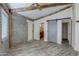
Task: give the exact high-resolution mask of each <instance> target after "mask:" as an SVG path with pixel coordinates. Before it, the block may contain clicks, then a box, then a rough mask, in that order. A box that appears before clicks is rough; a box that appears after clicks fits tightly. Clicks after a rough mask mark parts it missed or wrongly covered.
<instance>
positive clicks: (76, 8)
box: [73, 3, 79, 51]
mask: <svg viewBox="0 0 79 59" xmlns="http://www.w3.org/2000/svg"><path fill="white" fill-rule="evenodd" d="M73 12H74V13H73V17H74V18H73V22H74V23H73V28H74V33H73V35H74V36H75V37H74V38H73V47H74V49H75V50H77V51H79V22H76V21H79V4H78V3H76V4H74V5H73Z"/></svg>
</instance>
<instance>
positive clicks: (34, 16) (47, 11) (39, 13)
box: [9, 3, 68, 19]
mask: <svg viewBox="0 0 79 59" xmlns="http://www.w3.org/2000/svg"><path fill="white" fill-rule="evenodd" d="M9 5H10V7H11V8H12V9H14V8H22V7H28V6H30V5H31V4H29V3H27V4H25V3H12V4H11V3H10V4H9ZM66 6H68V5H63V6H57V7H49V8H44V9H42V10H41V11H40V10H38V9H36V10H31V11H25V12H18V14H21V15H23V16H25V17H29V18H32V19H37V18H39V17H42V16H46V15H48V14H50V13H53V12H55V11H57V10H60V9H62V8H64V7H66Z"/></svg>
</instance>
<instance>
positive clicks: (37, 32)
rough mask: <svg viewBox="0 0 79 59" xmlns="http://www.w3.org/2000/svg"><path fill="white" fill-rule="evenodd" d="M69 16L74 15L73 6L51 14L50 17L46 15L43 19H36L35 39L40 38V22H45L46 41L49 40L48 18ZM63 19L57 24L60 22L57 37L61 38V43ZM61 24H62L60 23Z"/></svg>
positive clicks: (58, 22)
mask: <svg viewBox="0 0 79 59" xmlns="http://www.w3.org/2000/svg"><path fill="white" fill-rule="evenodd" d="M67 17H72V8H69V9H66V10H64V11H61V12H59V13H56V14H54V15H51V16H48V17H45V18H42V19H39V20H36V21H34V39H35V40H39V25H40V23H42V22H44V30H45V33H44V34H45V38H44V40H45V41H48V39H47V35H48V34H47V20H53V19H60V18H67ZM60 23H61V21H57V24H58V28H59V29H58V30H57V31H58V35H57V38H59V39H58V40H59V41H58V42H57V43H59V44H61V43H60V42H61V40H60V39H61V36H60V32H61V29H60V27H61V24H60ZM59 24H60V25H59Z"/></svg>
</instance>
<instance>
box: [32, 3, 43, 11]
mask: <svg viewBox="0 0 79 59" xmlns="http://www.w3.org/2000/svg"><path fill="white" fill-rule="evenodd" d="M32 6H33V7H36V8H37V9H39V10H40V11H41V10H42V6H41V5H40V4H39V3H33V4H32Z"/></svg>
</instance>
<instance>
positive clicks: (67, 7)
mask: <svg viewBox="0 0 79 59" xmlns="http://www.w3.org/2000/svg"><path fill="white" fill-rule="evenodd" d="M70 7H72V5H69V6H66V7H64V8H62V9H60V10H58V11H55V12H53V13H50V14H48V15H46V16H42V17H39V18H37V19H35V20H39V19H41V18H45V17H47V16H51V15H54V14H56V13H58V12H61V11H64V10H66V9H69V8H70Z"/></svg>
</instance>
